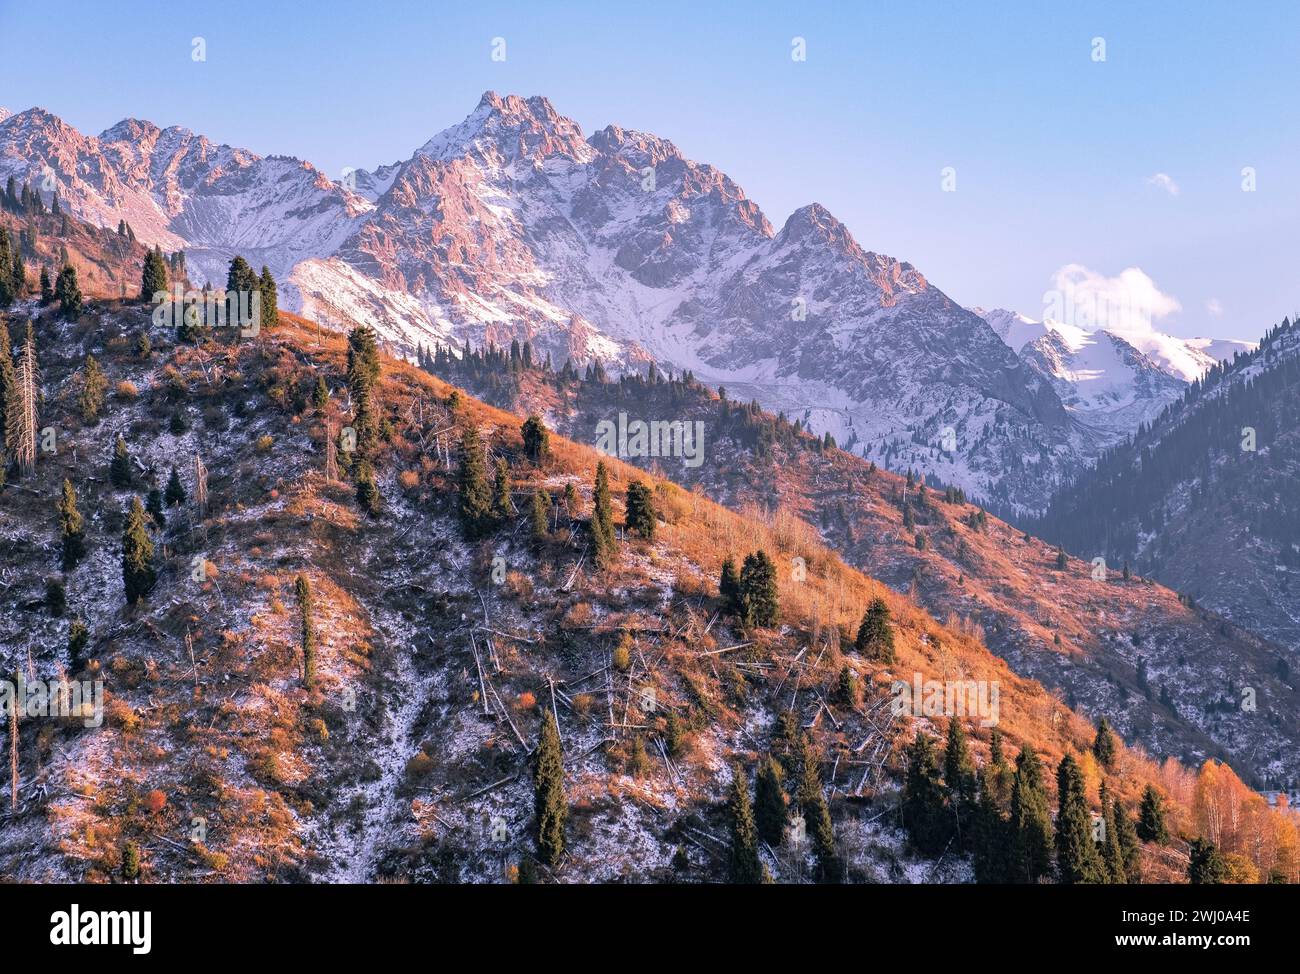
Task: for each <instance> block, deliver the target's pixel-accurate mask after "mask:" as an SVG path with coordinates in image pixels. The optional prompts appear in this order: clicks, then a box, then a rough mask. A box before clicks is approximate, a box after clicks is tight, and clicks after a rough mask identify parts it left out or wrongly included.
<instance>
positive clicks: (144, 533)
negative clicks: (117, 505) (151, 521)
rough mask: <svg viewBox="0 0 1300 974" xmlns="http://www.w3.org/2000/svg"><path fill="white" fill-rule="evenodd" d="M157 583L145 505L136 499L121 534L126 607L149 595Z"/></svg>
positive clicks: (132, 503) (132, 502)
mask: <svg viewBox="0 0 1300 974" xmlns="http://www.w3.org/2000/svg"><path fill="white" fill-rule="evenodd" d="M156 580H157V574H156V573H155V571H154V567H153V541H151V540H150V539H149V532H148V530H147V529H146V528H145V515H144V505H143V504H141V503H140V498H139V497H135V498H133V499H132V501H131V510H130V512H129V513H128V514H127V516H126V527H125V529H124V530H123V532H122V585H123V588H124V589H125V590H126V602H127V605H135V604H136V602H138V601H139V600H140V599H141V598H142V597H143V596H145V595H148V594H149V592H150V590H152V589H153V586H154V582H155V581H156Z"/></svg>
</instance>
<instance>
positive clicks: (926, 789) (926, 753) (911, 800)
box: [901, 730, 952, 856]
mask: <svg viewBox="0 0 1300 974" xmlns="http://www.w3.org/2000/svg"><path fill="white" fill-rule="evenodd" d="M901 811H902V814H903V826H904V828H906V829H907V834H908V836H909V837H910V838H911V840H912V844H913V845H914V846H916V848H917V849H918V850H919V851H920V852H922V853H923V854H925V855H927V856H936V855H938V854H939V853H941V852H943V850H944V849H945V848H947V846H948V841H949V839H951V838H952V828H951V825H952V820H951V818H950V816H949V815H948V812H947V810H946V809H945V808H944V802H943V788H942V786H941V785H940V784H939V758H938V756H937V755H936V754H935V750H934V742H933V741H932V740H931V739H930V736H929V735H928V734H926V733H925V732H924V731H919V730H918V731H917V732H916V739H915V740H914V741H913V742H912V743H911V745H910V746H909V747H908V749H907V771H906V773H905V776H904V779H903V798H902V807H901Z"/></svg>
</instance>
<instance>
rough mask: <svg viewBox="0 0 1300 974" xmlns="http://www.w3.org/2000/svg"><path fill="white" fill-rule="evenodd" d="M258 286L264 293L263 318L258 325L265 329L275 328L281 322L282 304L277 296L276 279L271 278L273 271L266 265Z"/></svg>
mask: <svg viewBox="0 0 1300 974" xmlns="http://www.w3.org/2000/svg"><path fill="white" fill-rule="evenodd" d="M257 286H258V290H260V291H261V292H262V297H261V302H262V309H261V318H260V320H259V321H258V324H259V325H260V326H261V327H263V328H271V327H274V325H275V323H276V322H277V321H279V320H280V302H279V298H278V297H277V295H276V287H275V278H274V277H272V276H271V269H270V268H269V267H267V266H266V265H265V264H263V265H262V277H261V279H260V280H259V281H258V282H257Z"/></svg>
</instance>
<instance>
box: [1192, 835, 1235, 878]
mask: <svg viewBox="0 0 1300 974" xmlns="http://www.w3.org/2000/svg"><path fill="white" fill-rule="evenodd" d="M1190 851H1191V857H1190V859H1189V861H1188V863H1187V881H1188V882H1189V883H1192V884H1193V885H1205V884H1218V883H1226V882H1227V881H1228V864H1227V863H1226V862H1225V861H1224V859H1223V856H1222V855H1221V854H1220V853H1219V850H1218V849H1216V848H1215V846H1214V843H1213V842H1211V841H1210V840H1209V839H1193V840H1192V847H1191V850H1190Z"/></svg>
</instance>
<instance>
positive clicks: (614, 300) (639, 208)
mask: <svg viewBox="0 0 1300 974" xmlns="http://www.w3.org/2000/svg"><path fill="white" fill-rule="evenodd" d="M46 164H49V165H50V166H51V167H52V168H54V169H55V170H56V172H58V173H60V174H61V175H60V187H61V192H62V193H63V195H64V196H65V198H66V200H67V203H68V205H69V207H70V208H71V209H72V210H73V212H74V213H77V214H78V215H80V216H83V217H84V218H86V219H89V220H91V221H92V222H98V223H105V224H109V225H116V222H117V220H118V219H119V218H121V217H122V216H125V217H126V218H127V219H128V220H129V221H130V222H131V223H132V226H133V228H134V229H135V230H136V233H137V234H138V235H140V237H141V239H143V240H146V241H148V242H154V241H155V240H156V241H157V242H159V243H162V244H163V246H164V247H168V248H174V247H178V246H185V247H186V248H187V253H188V256H189V267H190V268H191V273H192V274H193V275H195V276H196V277H198V278H200V279H208V280H213V281H216V282H218V283H220V282H221V281H223V280H224V273H225V262H226V261H227V260H228V259H229V257H230V255H232V254H234V253H236V252H238V253H242V254H243V255H244V256H245V257H246V258H248V259H249V261H250V262H251V263H253V264H254V266H260V264H262V263H266V264H268V265H269V266H270V267H271V269H272V272H273V273H274V274H275V275H276V276H277V278H279V279H280V280H281V281H282V282H283V286H282V292H281V293H282V299H281V300H282V303H283V305H284V306H285V307H287V308H290V309H301V310H303V311H305V313H307V314H310V315H313V316H317V317H319V318H322V319H324V320H326V321H327V322H329V323H333V324H336V325H346V324H350V323H352V322H356V321H367V322H369V323H371V324H372V325H374V326H375V327H376V328H377V329H378V330H379V332H380V333H381V335H382V336H383V337H384V338H385V339H386V340H387V341H388V342H390V344H392V345H393V346H394V348H395V349H396V350H399V351H406V352H408V353H409V352H413V351H414V349H415V348H416V346H418V345H420V344H426V345H428V344H432V343H433V342H435V341H439V342H456V343H460V342H463V341H465V340H470V341H472V342H482V341H485V340H491V341H496V342H500V343H505V342H508V341H510V340H511V339H514V338H519V339H528V340H531V341H532V342H533V344H534V346H535V348H536V350H537V352H538V354H539V355H545V354H550V355H551V356H552V357H553V358H554V360H555V361H556V362H557V364H558V363H559V362H562V361H563V360H564V359H566V358H577V359H580V360H591V359H600V360H602V361H603V362H605V363H606V365H607V366H608V367H610V368H612V369H613V370H615V371H617V370H620V369H627V368H643V367H644V365H645V363H647V362H649V361H656V362H658V363H659V364H660V365H662V366H665V367H667V368H670V369H692V370H694V371H695V372H696V374H697V375H699V376H700V377H701V378H703V379H705V380H706V381H710V382H713V383H717V384H723V385H726V386H727V387H728V389H729V390H731V391H732V393H733V395H739V396H743V397H745V398H750V397H753V398H757V399H758V400H759V401H760V402H762V403H763V404H764V405H766V406H768V407H769V408H772V409H774V410H783V411H785V412H786V413H788V414H791V415H802V416H803V417H805V418H806V419H807V421H808V422H809V423H810V424H811V425H812V427H813V428H814V429H817V430H819V431H823V430H824V431H828V432H830V433H832V434H833V435H835V436H836V438H837V440H838V441H839V442H840V443H841V444H842V445H847V446H849V447H850V448H852V449H854V450H855V452H859V453H863V454H865V455H867V456H870V457H871V458H872V459H875V460H877V461H879V462H882V463H887V464H888V465H889V466H891V467H893V468H895V469H899V468H902V467H905V466H909V465H911V466H915V467H917V468H918V469H921V470H923V471H926V472H929V473H933V474H935V475H936V476H938V477H940V478H942V479H943V480H945V481H950V482H955V483H957V484H960V485H961V486H963V487H965V488H966V489H967V490H968V491H969V492H970V493H972V494H973V495H975V496H980V497H984V498H987V499H989V500H992V501H994V502H996V503H998V504H1000V505H1001V506H1003V507H1009V508H1012V509H1037V508H1038V507H1041V506H1042V504H1043V503H1044V502H1045V500H1046V496H1047V493H1048V492H1049V491H1050V489H1051V488H1052V486H1053V485H1054V484H1056V483H1059V482H1060V481H1061V480H1062V479H1064V478H1065V477H1066V476H1068V474H1069V473H1070V472H1071V471H1073V470H1074V469H1076V468H1077V467H1078V465H1079V464H1080V463H1081V462H1082V461H1083V459H1084V458H1085V457H1086V456H1087V455H1088V452H1089V451H1090V450H1092V449H1094V448H1095V446H1096V443H1095V442H1094V440H1095V437H1094V436H1093V435H1092V433H1091V432H1090V431H1089V430H1088V429H1086V428H1084V427H1081V426H1080V424H1079V423H1078V421H1077V419H1076V417H1074V416H1072V415H1071V413H1070V412H1069V411H1068V410H1066V409H1065V408H1064V406H1063V405H1062V403H1061V400H1060V397H1059V395H1058V392H1057V391H1056V389H1055V388H1054V385H1053V383H1052V382H1051V381H1050V378H1049V377H1045V376H1044V375H1043V374H1041V373H1040V372H1036V371H1035V370H1034V369H1033V368H1031V367H1028V366H1027V364H1026V363H1025V362H1023V361H1021V360H1020V359H1018V358H1017V356H1016V355H1015V353H1014V352H1012V351H1011V350H1010V349H1009V348H1008V347H1007V346H1006V345H1005V344H1004V343H1003V342H1002V341H1001V340H1000V339H999V338H998V336H997V335H996V334H995V333H994V331H993V330H992V329H991V328H990V327H989V325H988V324H987V323H986V322H985V321H984V320H983V319H981V318H980V317H979V316H978V315H976V314H973V313H971V312H969V311H967V310H965V309H964V308H961V307H960V306H958V305H957V304H955V303H954V302H953V301H952V300H951V299H949V298H948V297H947V296H946V295H945V294H943V292H941V291H940V290H938V289H937V288H935V287H934V286H933V285H932V284H930V283H929V282H928V281H927V280H926V279H925V277H924V276H923V275H922V274H921V273H920V272H919V271H918V270H917V269H916V268H914V267H912V266H911V265H910V264H908V263H906V262H902V261H898V260H895V259H893V258H891V257H887V256H883V255H880V254H876V253H872V252H870V251H868V250H866V249H864V248H863V247H861V246H860V245H859V244H858V242H857V241H856V240H854V238H853V236H852V235H851V234H850V233H849V231H848V229H847V228H846V227H845V226H844V225H843V224H842V223H840V222H839V221H838V220H836V219H835V218H834V217H833V216H832V215H831V214H830V213H829V212H827V211H826V210H825V209H824V208H823V207H821V206H820V205H818V204H812V205H809V206H806V207H804V208H802V209H800V210H798V211H796V212H795V213H794V214H793V215H792V216H791V217H790V218H789V220H787V221H786V223H785V225H784V226H783V227H782V228H781V229H780V231H779V232H777V231H774V229H773V227H772V225H771V224H770V223H769V222H768V220H767V218H766V217H765V216H764V215H763V213H762V211H761V210H760V209H759V208H758V206H757V205H756V204H755V203H754V202H753V201H752V200H749V199H747V198H746V196H745V194H744V191H743V190H742V189H741V188H740V187H739V186H738V185H737V184H736V183H735V182H733V181H732V180H731V179H730V178H728V177H727V175H726V174H724V173H722V172H720V171H718V170H717V169H715V168H713V167H711V166H708V165H704V164H700V163H696V162H692V161H690V160H688V159H685V158H684V157H683V156H682V154H681V152H680V151H679V150H678V149H677V148H676V146H674V145H673V144H672V143H671V142H668V141H666V140H664V139H662V138H659V137H657V136H654V135H651V134H648V133H642V132H636V131H631V130H626V129H622V128H619V127H617V126H613V125H611V126H608V127H606V128H604V129H602V130H601V131H599V132H597V133H595V134H594V135H592V136H591V137H590V138H584V137H583V133H582V131H581V129H580V128H579V127H578V125H577V124H576V123H574V122H573V121H571V120H569V119H567V118H564V117H563V116H561V115H559V114H558V113H557V112H556V111H555V109H554V108H553V107H552V106H551V104H550V103H549V102H548V101H547V100H546V99H544V98H529V99H522V98H519V97H516V96H508V97H501V96H499V95H496V94H495V93H491V92H489V93H488V94H486V95H484V96H483V99H482V100H481V101H480V103H479V105H478V106H477V108H476V109H475V110H474V112H472V113H471V114H470V115H469V116H468V117H467V118H466V119H465V120H464V121H463V122H461V123H460V124H458V125H456V126H453V127H452V128H450V129H448V130H446V131H445V132H442V133H440V134H439V135H437V136H435V137H434V138H432V139H430V140H429V141H428V142H427V143H426V144H425V145H423V146H422V147H421V148H420V149H418V150H417V151H416V152H415V153H414V155H413V156H412V157H411V158H410V159H408V160H406V161H405V162H402V163H399V164H394V165H392V166H386V167H382V168H380V169H377V170H375V171H374V172H365V171H361V172H357V173H354V174H352V175H351V177H350V178H348V179H346V180H344V181H343V182H342V183H335V182H333V181H331V180H329V179H328V178H326V177H325V176H324V175H323V174H321V173H320V172H319V171H317V170H316V169H315V168H313V167H312V166H311V165H310V164H308V163H304V162H300V161H298V160H294V159H286V158H281V157H271V158H261V157H258V156H255V155H253V154H251V153H248V152H245V151H243V150H238V149H232V148H230V147H228V146H214V145H213V144H211V143H210V142H208V141H207V140H206V139H203V138H202V137H199V136H195V135H194V134H193V133H190V132H188V131H187V130H184V129H179V128H172V129H166V130H160V129H158V128H157V127H156V126H153V125H151V124H149V123H145V122H137V121H134V120H128V121H126V122H122V123H120V124H119V125H117V126H114V127H113V128H112V129H109V130H108V131H107V132H105V133H103V134H102V135H100V136H98V137H92V138H87V137H84V136H81V135H80V134H78V133H76V132H75V130H73V129H71V128H69V127H67V126H65V125H63V123H61V122H59V121H58V120H57V119H55V118H53V116H49V115H46V114H45V113H43V112H39V111H38V110H33V111H32V112H25V113H23V115H21V116H15V117H14V118H13V119H10V120H8V121H7V122H4V123H0V177H2V176H4V175H6V174H7V173H9V172H16V173H18V174H19V175H20V176H22V177H24V178H32V177H33V175H34V174H35V173H36V172H39V171H40V170H41V169H42V167H43V166H45V165H46ZM64 174H70V175H64Z"/></svg>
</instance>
